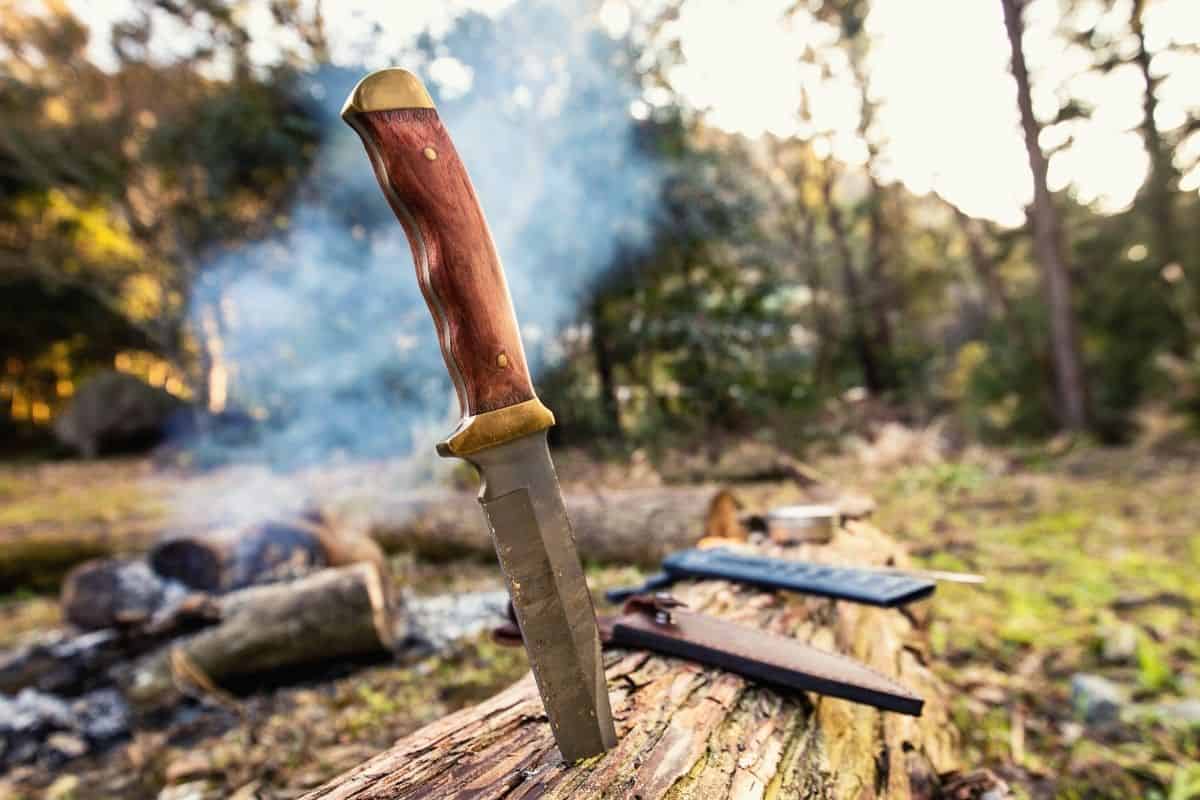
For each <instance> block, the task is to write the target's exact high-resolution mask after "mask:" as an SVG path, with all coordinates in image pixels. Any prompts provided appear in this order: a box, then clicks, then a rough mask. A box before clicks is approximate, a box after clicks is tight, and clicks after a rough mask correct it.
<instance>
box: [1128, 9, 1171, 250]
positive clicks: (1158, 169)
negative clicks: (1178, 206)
mask: <svg viewBox="0 0 1200 800" xmlns="http://www.w3.org/2000/svg"><path fill="white" fill-rule="evenodd" d="M1145 8H1146V2H1145V0H1134V3H1133V12H1132V14H1131V17H1130V27H1131V28H1132V29H1133V35H1134V37H1135V38H1136V39H1137V51H1136V52H1135V53H1134V61H1135V62H1136V63H1137V66H1138V70H1139V71H1140V72H1141V74H1142V82H1143V83H1144V84H1145V90H1144V91H1143V92H1142V109H1143V110H1142V139H1143V141H1144V142H1145V145H1146V153H1147V154H1148V155H1149V156H1150V176H1149V180H1148V181H1147V186H1146V191H1147V194H1148V195H1149V200H1150V214H1151V224H1152V225H1153V226H1154V233H1155V237H1154V238H1155V244H1156V250H1157V251H1158V252H1157V255H1158V258H1159V260H1160V261H1161V262H1162V263H1163V264H1171V263H1177V262H1178V261H1179V244H1178V241H1177V238H1176V235H1175V210H1174V208H1173V202H1172V201H1173V198H1174V186H1175V181H1176V180H1177V179H1178V177H1179V176H1178V173H1177V171H1176V169H1175V165H1174V163H1172V160H1171V148H1169V147H1167V145H1166V143H1165V142H1164V141H1163V137H1162V132H1161V131H1160V130H1159V129H1158V122H1157V121H1156V120H1155V119H1154V114H1155V112H1156V111H1157V110H1158V98H1157V96H1156V95H1155V91H1156V90H1157V89H1158V80H1157V79H1156V78H1155V77H1154V75H1153V74H1151V72H1150V52H1149V51H1148V50H1147V49H1146V32H1145V30H1144V28H1143V26H1142V14H1143V12H1144V11H1145Z"/></svg>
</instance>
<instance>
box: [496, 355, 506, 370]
mask: <svg viewBox="0 0 1200 800" xmlns="http://www.w3.org/2000/svg"><path fill="white" fill-rule="evenodd" d="M496 363H497V364H498V365H499V366H500V369H504V368H505V367H507V366H508V356H506V355H504V353H501V354H500V355H498V356H496Z"/></svg>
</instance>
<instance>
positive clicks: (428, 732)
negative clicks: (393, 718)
mask: <svg viewBox="0 0 1200 800" xmlns="http://www.w3.org/2000/svg"><path fill="white" fill-rule="evenodd" d="M769 552H771V553H772V554H774V555H788V556H792V557H796V558H800V559H805V560H825V561H828V562H831V563H860V564H884V563H888V562H889V561H894V563H897V564H903V563H904V560H905V554H904V551H903V549H902V548H901V547H900V546H899V545H898V544H897V543H896V542H895V541H894V540H892V539H889V538H888V537H886V536H885V535H883V534H882V533H880V532H879V531H878V530H876V529H874V528H872V527H870V526H868V525H866V524H865V523H850V524H849V526H848V527H847V529H844V530H840V531H839V532H838V533H837V534H836V535H835V536H834V538H833V540H832V541H831V542H830V543H829V544H827V545H811V544H809V545H801V546H798V547H794V548H789V549H787V550H786V551H785V550H780V549H778V548H776V549H772V550H770V551H769ZM674 592H675V594H676V596H678V597H680V598H681V599H682V600H684V601H685V602H686V603H687V604H688V605H689V607H691V608H693V609H695V610H699V611H703V612H704V613H707V614H713V615H717V616H721V617H726V618H730V619H734V620H737V621H739V622H741V623H743V624H749V625H756V626H759V627H761V628H764V629H767V630H770V631H773V632H776V633H780V634H786V635H792V636H796V637H798V638H801V639H803V640H806V641H809V642H811V643H812V644H814V645H816V646H818V647H823V648H826V649H830V650H837V651H840V652H844V653H847V654H849V655H852V656H854V657H856V658H858V659H860V660H862V661H864V662H866V663H867V664H869V665H871V666H872V667H874V668H875V669H878V670H880V671H882V672H884V673H886V674H888V675H891V676H893V677H895V678H896V679H898V680H899V681H900V682H901V683H903V684H904V685H906V686H908V687H909V688H910V689H912V690H914V691H916V692H917V693H919V694H920V695H922V696H923V697H924V699H925V710H924V713H923V715H922V716H921V717H920V718H912V717H905V716H900V715H896V714H888V713H883V712H880V711H877V710H875V709H873V708H869V707H867V706H861V705H854V704H852V703H849V702H847V701H844V700H836V699H832V698H826V697H820V696H816V695H811V694H800V693H786V692H780V691H777V690H773V689H769V688H766V687H763V686H756V685H754V684H752V683H749V682H748V681H746V680H744V679H742V678H740V677H738V676H735V675H732V674H730V673H726V672H723V671H721V670H718V669H714V668H705V667H701V666H698V665H696V664H693V663H690V662H687V661H682V660H679V659H672V658H664V657H658V656H652V655H650V654H647V653H641V652H622V651H614V652H610V653H606V655H605V661H606V665H607V675H608V685H609V693H610V696H611V699H612V704H613V711H614V715H615V717H616V719H617V725H618V734H619V736H620V741H619V743H618V745H617V747H616V748H615V749H614V750H612V751H610V752H609V753H607V754H605V755H604V756H601V757H598V758H595V759H591V760H588V761H585V762H581V763H579V764H575V765H565V764H563V763H562V762H561V759H560V757H559V754H558V751H557V749H556V747H555V745H554V739H553V737H552V735H551V733H550V729H549V725H548V724H547V722H546V717H545V715H544V713H543V711H542V707H541V701H540V699H539V698H538V695H537V690H536V687H535V686H534V684H533V681H532V679H531V678H529V677H527V678H525V679H524V680H522V681H520V682H519V683H517V684H516V685H514V686H513V687H511V688H509V689H507V690H505V691H504V692H502V693H500V694H499V695H497V696H496V697H494V698H492V699H491V700H488V701H486V702H484V703H483V704H481V705H478V706H475V707H473V708H467V709H464V710H462V711H460V712H458V713H455V714H452V715H450V716H448V717H445V718H443V719H442V720H440V721H438V722H435V723H433V724H432V725H430V726H427V727H426V728H424V729H422V730H419V731H417V732H416V733H414V734H412V735H410V736H408V737H406V738H404V739H401V740H400V741H399V742H397V743H396V744H395V745H394V746H393V747H392V748H390V749H389V750H387V751H385V752H383V753H381V754H380V755H378V756H376V757H375V758H373V759H371V760H369V761H367V762H366V763H364V764H362V765H360V766H359V767H357V768H355V769H353V770H351V771H350V772H348V773H346V774H344V775H342V776H340V777H338V778H335V779H334V780H332V781H330V782H329V783H328V784H326V785H325V786H323V787H321V788H319V789H317V790H315V791H313V792H312V793H310V794H308V795H306V798H307V800H335V798H355V800H382V798H416V797H438V798H448V799H449V798H467V797H470V798H500V797H504V798H514V799H515V798H532V797H545V798H567V797H569V798H572V800H590V799H591V798H599V797H638V798H642V799H643V800H656V799H657V798H664V797H680V798H713V799H715V798H751V797H754V798H761V797H773V798H782V799H786V798H800V797H888V798H918V797H921V798H927V797H932V796H936V792H937V791H938V786H939V783H940V780H941V778H940V776H942V775H945V774H948V773H951V772H952V771H954V770H958V769H960V768H961V766H962V765H961V764H960V763H959V762H960V758H959V754H958V740H957V735H956V733H955V730H954V728H953V726H952V725H951V723H950V719H949V709H948V693H947V689H946V687H945V686H944V685H943V684H942V683H941V682H940V681H939V680H938V679H937V678H936V677H935V676H934V674H933V672H932V671H931V669H930V667H929V661H930V658H931V656H930V652H929V646H928V641H927V637H926V631H925V625H924V617H925V616H926V615H925V613H924V611H925V610H924V609H922V608H920V607H914V608H908V609H905V610H903V611H901V610H895V609H879V608H871V607H866V606H860V605H854V604H849V603H844V602H835V601H831V600H824V599H819V598H805V597H800V596H796V595H783V594H778V595H771V594H766V593H763V592H758V591H755V590H753V589H749V588H746V587H736V586H733V585H730V584H728V583H724V582H719V581H709V582H704V583H696V584H690V585H682V586H677V587H675V589H674Z"/></svg>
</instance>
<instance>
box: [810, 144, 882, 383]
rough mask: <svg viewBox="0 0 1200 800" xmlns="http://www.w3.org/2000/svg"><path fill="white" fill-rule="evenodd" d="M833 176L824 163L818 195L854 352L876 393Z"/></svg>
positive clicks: (870, 345)
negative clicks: (839, 275)
mask: <svg viewBox="0 0 1200 800" xmlns="http://www.w3.org/2000/svg"><path fill="white" fill-rule="evenodd" d="M836 179H837V175H836V174H835V173H834V168H833V167H832V166H831V165H829V164H826V165H825V168H824V173H823V175H822V177H821V196H822V197H823V198H824V200H825V214H826V219H827V221H828V222H829V230H830V231H832V233H833V243H834V246H835V248H836V250H837V255H838V262H839V264H840V266H841V270H842V285H843V288H844V289H845V291H846V301H847V302H846V305H847V313H848V314H849V317H850V330H851V335H852V337H853V339H854V351H855V353H856V354H857V355H858V362H859V366H861V368H862V373H863V383H864V384H865V385H866V387H867V391H869V392H870V393H871V394H878V393H879V392H881V391H882V390H883V389H884V382H883V367H882V365H881V364H880V363H879V362H880V355H879V353H878V352H877V351H876V348H875V343H874V342H873V341H872V339H871V333H870V331H869V330H868V328H867V310H868V309H867V302H866V298H865V297H864V292H863V288H862V285H861V282H860V279H859V276H858V272H857V270H856V269H855V267H854V256H853V255H852V254H851V252H850V239H849V234H848V233H847V231H846V221H845V220H844V219H843V218H842V211H841V208H840V207H839V206H838V204H837V201H836V199H835V198H834V183H835V182H836Z"/></svg>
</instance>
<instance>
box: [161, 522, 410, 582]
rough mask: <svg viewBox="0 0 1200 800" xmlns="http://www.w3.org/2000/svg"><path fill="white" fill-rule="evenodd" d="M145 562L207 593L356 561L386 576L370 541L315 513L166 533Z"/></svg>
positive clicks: (377, 553) (271, 580)
mask: <svg viewBox="0 0 1200 800" xmlns="http://www.w3.org/2000/svg"><path fill="white" fill-rule="evenodd" d="M147 560H148V562H149V563H150V566H151V567H152V568H153V570H154V571H155V572H156V573H157V574H159V575H161V576H162V577H164V578H169V579H172V580H176V581H179V582H180V583H182V584H183V585H185V586H187V587H189V588H192V589H196V590H199V591H204V592H212V593H220V592H229V591H233V590H236V589H242V588H245V587H247V586H253V585H257V584H262V583H271V582H275V581H280V580H289V579H292V578H295V577H298V576H300V575H304V574H307V573H309V572H312V571H314V570H317V569H320V568H322V567H326V566H335V567H336V566H344V565H346V564H355V563H359V562H366V563H371V564H374V565H375V566H376V568H377V569H379V570H380V572H381V573H382V574H385V575H386V574H387V564H386V559H385V558H384V556H383V552H382V551H381V550H380V549H379V546H378V545H377V544H376V543H375V542H373V541H372V540H370V539H369V538H367V537H366V536H364V535H362V534H357V533H354V532H353V531H350V530H347V529H346V528H344V527H342V526H337V525H334V524H332V523H331V522H330V521H329V520H327V519H326V518H325V516H324V515H323V514H321V513H320V512H319V511H310V512H307V513H305V514H301V515H298V516H295V517H293V518H290V519H277V520H266V521H264V522H260V523H257V524H255V525H250V526H244V527H222V528H211V529H207V530H200V531H191V532H188V533H186V534H169V535H167V536H166V537H164V538H163V539H162V540H161V541H159V542H158V543H157V544H155V545H154V547H152V548H151V549H150V552H149V554H148V555H147Z"/></svg>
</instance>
